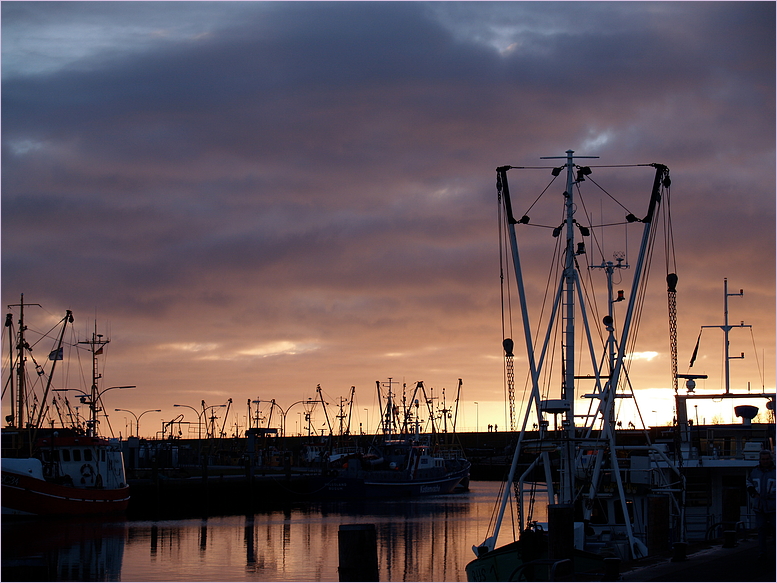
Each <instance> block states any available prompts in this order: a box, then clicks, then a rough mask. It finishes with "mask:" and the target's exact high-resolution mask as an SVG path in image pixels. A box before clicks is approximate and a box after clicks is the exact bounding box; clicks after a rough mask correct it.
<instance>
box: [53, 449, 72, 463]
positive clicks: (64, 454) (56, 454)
mask: <svg viewBox="0 0 777 583" xmlns="http://www.w3.org/2000/svg"><path fill="white" fill-rule="evenodd" d="M54 461H55V462H58V461H59V450H56V451H55V452H54ZM62 461H63V462H69V461H70V450H69V449H63V450H62Z"/></svg>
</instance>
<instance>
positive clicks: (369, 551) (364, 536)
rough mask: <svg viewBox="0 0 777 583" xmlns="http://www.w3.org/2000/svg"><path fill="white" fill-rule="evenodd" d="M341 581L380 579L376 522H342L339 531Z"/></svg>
mask: <svg viewBox="0 0 777 583" xmlns="http://www.w3.org/2000/svg"><path fill="white" fill-rule="evenodd" d="M337 542H338V550H339V557H340V566H339V568H338V571H339V573H340V581H378V542H377V537H376V534H375V525H374V524H341V525H340V530H339V531H338V533H337Z"/></svg>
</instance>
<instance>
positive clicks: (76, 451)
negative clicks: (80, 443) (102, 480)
mask: <svg viewBox="0 0 777 583" xmlns="http://www.w3.org/2000/svg"><path fill="white" fill-rule="evenodd" d="M73 461H74V462H80V461H81V450H80V449H74V450H73Z"/></svg>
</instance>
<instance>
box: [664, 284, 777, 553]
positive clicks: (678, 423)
mask: <svg viewBox="0 0 777 583" xmlns="http://www.w3.org/2000/svg"><path fill="white" fill-rule="evenodd" d="M743 296H744V290H742V289H740V290H739V292H730V291H729V287H728V279H724V280H723V322H722V323H721V324H717V325H703V326H702V327H701V330H700V332H699V337H698V339H697V341H696V346H695V348H694V349H693V353H692V356H691V358H690V362H689V365H688V369H687V370H688V371H689V372H686V373H678V372H677V370H676V367H675V366H673V378H674V393H675V394H674V399H675V412H676V416H675V420H674V424H673V425H672V427H671V428H666V429H668V430H664V431H663V432H662V433H661V434H657V435H656V438H655V441H656V443H657V444H658V446H659V447H663V448H664V451H665V452H666V454H667V455H668V457H669V458H670V459H672V460H673V461H674V462H675V463H676V464H677V465H678V466H679V467H680V470H681V473H682V475H683V479H684V482H685V500H684V502H685V525H684V526H685V536H686V538H687V540H689V541H699V540H709V539H710V538H715V537H720V536H721V535H723V534H724V533H726V532H728V533H729V534H730V533H732V532H734V533H736V532H737V531H742V530H745V531H747V530H749V529H753V528H755V527H756V522H755V514H754V509H753V504H754V500H753V499H752V498H750V497H748V496H746V495H745V492H744V488H743V485H744V484H745V480H746V477H747V474H748V472H749V471H750V470H751V469H752V468H753V467H754V466H755V465H757V463H758V456H759V454H760V452H761V450H769V451H771V452H774V439H775V424H774V412H775V392H774V391H771V392H768V391H766V390H765V386H763V385H762V386H761V389H760V390H757V389H756V390H753V389H752V387H751V386H750V385H749V383H748V386H747V387H746V388H745V387H742V388H739V389H736V388H733V387H732V386H731V361H732V360H739V359H744V358H745V353H744V352H741V353H740V354H738V355H736V356H732V355H731V350H730V336H729V335H730V332H732V331H733V330H735V329H747V328H752V326H751V325H749V324H745V323H744V321H741V323H739V324H732V323H730V321H729V298H731V297H743ZM714 328H717V329H720V330H721V331H722V332H723V378H722V382H723V387H722V391H712V392H710V391H707V390H701V389H700V388H699V387H698V386H697V381H698V380H702V379H706V378H707V375H706V374H696V373H692V372H690V371H691V369H692V367H693V365H694V362H695V360H696V356H697V353H698V351H699V344H700V341H701V337H702V332H703V331H704V330H705V329H714ZM754 352H755V351H754ZM673 362H674V361H673ZM682 380H684V381H685V387H684V388H685V393H682V392H681V390H680V389H679V386H678V385H679V384H680V383H679V381H682ZM701 401H716V402H718V403H731V404H732V405H733V410H734V414H735V416H737V417H739V418H740V419H741V423H734V424H723V423H711V424H706V423H699V419H698V413H697V414H696V416H695V417H696V418H695V419H694V415H692V414H690V412H689V410H688V407H689V404H691V403H699V402H701ZM759 405H760V407H759ZM761 407H763V409H761ZM697 411H698V409H697ZM761 411H762V412H763V413H764V415H763V416H762V417H765V419H761V420H757V419H756V417H757V416H758V414H759V412H761ZM659 465H661V462H660V461H659Z"/></svg>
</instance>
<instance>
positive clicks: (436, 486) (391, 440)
mask: <svg viewBox="0 0 777 583" xmlns="http://www.w3.org/2000/svg"><path fill="white" fill-rule="evenodd" d="M392 384H395V383H394V382H393V381H392V379H391V378H389V380H388V383H385V384H384V385H383V386H384V387H385V388H387V390H388V394H387V395H386V397H385V399H384V398H383V396H382V394H381V386H382V385H381V383H380V382H379V381H376V387H377V390H378V397H379V401H380V403H381V422H380V426H381V431H380V433H379V434H378V435H376V436H375V438H374V440H373V442H372V443H370V444H369V446H367V447H366V448H359V447H352V448H341V451H339V452H334V453H333V454H332V455H330V456H329V457H328V463H327V467H328V470H327V472H326V473H325V475H324V476H321V477H319V478H318V479H316V480H315V481H314V490H315V492H316V494H317V495H318V496H322V497H328V498H350V499H354V498H372V499H375V498H404V497H418V496H430V495H439V494H450V493H452V492H454V491H455V490H457V489H466V488H467V487H468V484H469V471H470V466H471V464H470V462H469V460H467V459H466V458H465V457H464V453H463V450H462V448H461V447H459V446H457V445H456V444H455V443H453V441H454V440H453V439H449V438H455V424H454V426H453V428H454V434H453V435H451V434H448V433H447V425H446V427H445V429H444V430H442V431H441V430H440V429H439V428H438V427H437V422H436V419H435V418H436V417H440V418H442V419H443V420H445V421H446V422H447V416H446V414H447V413H449V412H450V411H451V410H450V409H448V408H447V407H445V406H443V409H442V410H441V411H440V412H438V414H437V415H435V411H433V410H432V407H431V403H432V399H430V398H429V397H428V396H427V394H426V390H425V388H424V385H423V382H422V381H418V382H417V383H416V386H415V389H414V391H413V394H412V395H411V397H410V399H409V402H408V400H407V398H406V396H405V397H403V398H402V400H401V401H400V400H398V399H397V397H396V395H395V394H394V392H393V389H392ZM458 390H459V392H460V391H461V379H459V387H458ZM422 403H425V405H426V408H425V409H426V410H425V411H424V412H422V411H423V409H422V406H421V404H422ZM457 403H458V399H457ZM422 416H426V417H428V423H429V424H430V425H431V433H422V431H421V417H422Z"/></svg>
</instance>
